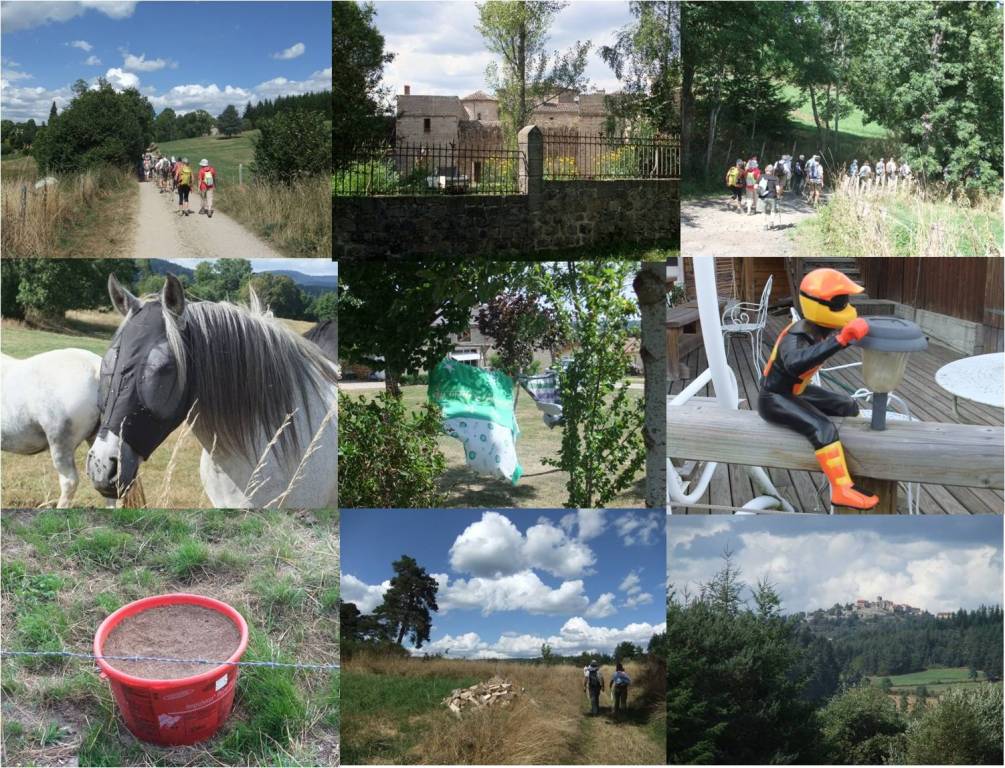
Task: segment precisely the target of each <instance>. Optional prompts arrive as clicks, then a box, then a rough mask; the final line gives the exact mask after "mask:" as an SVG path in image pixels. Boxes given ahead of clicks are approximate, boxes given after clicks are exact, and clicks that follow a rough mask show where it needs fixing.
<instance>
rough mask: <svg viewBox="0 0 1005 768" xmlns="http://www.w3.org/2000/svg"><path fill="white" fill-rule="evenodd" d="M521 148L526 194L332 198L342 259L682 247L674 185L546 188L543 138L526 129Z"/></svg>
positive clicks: (628, 182) (581, 183)
mask: <svg viewBox="0 0 1005 768" xmlns="http://www.w3.org/2000/svg"><path fill="white" fill-rule="evenodd" d="M518 143H519V149H520V156H521V158H523V159H522V160H521V162H520V164H519V168H518V172H519V189H520V194H515V195H466V194H458V195H449V194H447V195H396V196H375V197H341V196H340V197H335V198H333V199H332V219H333V222H332V223H333V226H334V230H335V248H334V257H335V259H337V260H339V259H354V258H355V259H382V258H388V257H408V256H475V255H495V256H514V255H520V254H527V253H540V252H542V251H552V250H563V249H568V248H581V247H589V246H597V247H599V248H602V247H603V246H606V245H624V244H633V245H640V246H671V245H674V246H677V247H679V243H680V186H679V182H678V181H677V180H676V179H616V180H609V181H608V180H604V181H598V180H579V179H576V180H569V181H546V180H545V176H544V161H545V157H544V141H543V135H542V133H541V130H540V129H539V128H538V127H536V126H527V127H525V128H524V129H523V130H522V131H520V135H519V139H518Z"/></svg>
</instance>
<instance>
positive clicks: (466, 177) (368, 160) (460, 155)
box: [332, 142, 522, 196]
mask: <svg viewBox="0 0 1005 768" xmlns="http://www.w3.org/2000/svg"><path fill="white" fill-rule="evenodd" d="M521 157H522V155H521V153H520V151H519V150H511V149H501V148H494V147H468V146H460V145H458V144H456V143H453V142H451V143H450V144H431V145H425V144H409V143H406V142H398V143H397V144H383V145H368V146H363V147H358V148H356V149H355V150H353V151H351V152H347V153H344V154H341V155H340V154H336V155H335V169H334V173H333V175H332V193H333V194H334V195H337V196H360V195H438V194H446V195H451V194H452V195H460V194H482V195H485V194H489V195H493V194H494V195H505V194H514V193H517V192H519V191H520V183H519V174H520V163H521Z"/></svg>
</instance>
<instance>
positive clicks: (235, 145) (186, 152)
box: [157, 130, 259, 188]
mask: <svg viewBox="0 0 1005 768" xmlns="http://www.w3.org/2000/svg"><path fill="white" fill-rule="evenodd" d="M258 135H259V131H257V130H255V131H245V132H244V133H241V134H238V135H237V136H235V137H234V138H232V139H225V138H223V137H222V136H200V137H198V138H195V139H178V140H177V141H162V142H160V143H158V145H157V146H158V148H159V149H160V152H161V154H163V155H167V156H168V157H170V156H172V155H173V156H175V157H177V158H182V157H187V158H188V159H189V162H190V163H191V165H192V167H193V168H197V167H198V164H199V161H200V160H201V159H202V158H204V157H205V158H206V159H207V160H209V162H210V164H211V165H212V166H213V167H214V168H216V170H217V173H218V175H217V179H218V181H217V184H218V185H219V186H220V187H221V188H225V187H227V186H230V185H236V184H237V166H238V164H239V163H243V164H244V171H243V174H244V183H245V184H247V183H248V182H249V181H250V180H251V178H252V174H251V168H250V165H251V161H252V160H254V159H255V145H254V141H255V140H256V139H257V138H258Z"/></svg>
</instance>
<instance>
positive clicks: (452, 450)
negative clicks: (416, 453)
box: [344, 378, 645, 509]
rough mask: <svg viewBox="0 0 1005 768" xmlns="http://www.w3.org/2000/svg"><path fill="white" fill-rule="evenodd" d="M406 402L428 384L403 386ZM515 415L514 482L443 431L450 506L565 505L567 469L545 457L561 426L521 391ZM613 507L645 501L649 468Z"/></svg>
mask: <svg viewBox="0 0 1005 768" xmlns="http://www.w3.org/2000/svg"><path fill="white" fill-rule="evenodd" d="M632 383H633V387H632V389H631V390H630V391H631V394H632V395H633V396H635V397H638V398H639V399H641V398H642V396H643V391H642V379H641V378H634V379H632ZM344 391H348V394H349V395H350V396H352V397H357V396H359V395H362V396H363V397H364V398H366V399H372V398H373V397H374V396H375V395H376V394H377V393H378V392H379V391H381V390H380V389H379V388H378V389H365V390H362V391H353V390H351V389H350V390H344ZM402 396H403V398H404V401H405V404H406V405H407V406H408V407H409V408H410V409H411V410H412V411H416V410H418V408H419V407H420V406H421V405H422V404H423V403H425V402H426V386H425V385H424V384H422V385H412V386H406V387H402ZM516 420H517V424H518V425H519V427H520V430H521V432H520V436H519V437H518V438H517V442H516V452H517V457H518V459H519V460H520V464H521V466H522V467H523V470H524V474H523V476H522V477H521V478H520V480H519V481H518V482H517V484H516V485H513V484H512V483H510V482H509V481H507V480H504V479H502V478H498V479H497V478H493V477H487V476H483V475H479V474H477V473H475V472H474V471H473V470H470V469H468V468H467V466H466V465H465V462H464V451H463V450H462V449H461V444H460V442H459V441H458V440H456V439H454V438H452V437H448V436H447V435H441V436H440V438H439V440H438V443H439V447H440V450H441V451H442V452H443V454H444V455H445V456H446V458H447V470H446V472H445V473H444V474H443V476H442V477H441V478H440V489H441V490H442V491H443V492H444V493H445V494H446V499H445V501H444V506H446V507H465V508H478V507H538V508H542V509H550V508H558V507H562V506H564V505H565V501H566V499H567V498H568V492H567V491H566V487H565V486H566V482H567V481H568V475H567V473H565V472H562V471H560V470H558V469H556V468H555V467H552V466H548V465H546V464H545V463H544V461H543V460H544V459H545V458H558V452H559V450H560V448H561V444H562V427H560V426H559V427H555V428H554V429H549V428H548V427H547V426H545V424H544V421H543V420H542V418H541V412H540V411H539V410H538V409H537V406H536V405H535V404H534V401H533V400H531V398H530V397H529V396H528V395H527V393H526V392H523V391H521V392H520V395H519V397H518V398H517V401H516ZM608 506H610V507H612V508H615V507H642V506H645V474H644V471H643V472H640V474H639V476H638V478H636V482H635V484H634V485H633V486H632V487H631V488H630V489H628V490H627V491H625V492H623V493H621V494H620V495H619V496H617V497H616V498H615V499H614V500H613V501H611V502H610V504H609V505H608Z"/></svg>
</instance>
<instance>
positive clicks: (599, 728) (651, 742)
mask: <svg viewBox="0 0 1005 768" xmlns="http://www.w3.org/2000/svg"><path fill="white" fill-rule="evenodd" d="M629 705H630V706H629V709H628V712H626V713H625V714H624V715H621V714H619V715H618V716H615V715H614V712H613V709H612V705H611V703H610V698H609V697H608V695H607V692H606V691H605V692H604V694H603V696H602V697H601V707H600V716H599V717H586V723H585V730H584V736H583V740H582V753H581V754H580V755H578V756H577V758H578V759H577V761H576V762H577V763H581V764H583V765H610V764H612V763H621V764H627V765H662V764H664V763H665V762H666V750H665V745H663V744H661V743H660V742H659V741H657V740H656V739H655V738H654V730H653V724H652V723H651V721H650V717H651V714H652V713H651V712H650V711H647V710H646V709H643V708H641V707H638V705H635V706H631V701H629Z"/></svg>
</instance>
